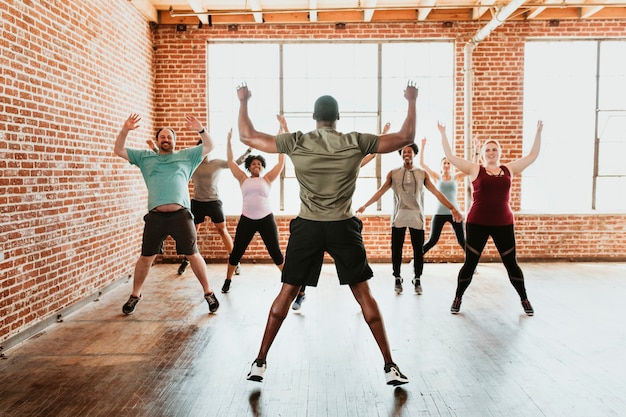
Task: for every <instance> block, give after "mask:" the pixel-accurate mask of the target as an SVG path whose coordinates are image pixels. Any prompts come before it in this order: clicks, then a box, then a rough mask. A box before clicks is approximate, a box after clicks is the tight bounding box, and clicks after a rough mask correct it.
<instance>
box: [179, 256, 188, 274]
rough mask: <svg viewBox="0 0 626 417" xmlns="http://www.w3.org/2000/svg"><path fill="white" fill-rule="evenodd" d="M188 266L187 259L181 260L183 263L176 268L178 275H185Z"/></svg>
mask: <svg viewBox="0 0 626 417" xmlns="http://www.w3.org/2000/svg"><path fill="white" fill-rule="evenodd" d="M188 265H189V259H187V258H185V259H183V262H182V263H181V264H180V266H179V267H178V275H182V274H184V273H185V269H187V266H188Z"/></svg>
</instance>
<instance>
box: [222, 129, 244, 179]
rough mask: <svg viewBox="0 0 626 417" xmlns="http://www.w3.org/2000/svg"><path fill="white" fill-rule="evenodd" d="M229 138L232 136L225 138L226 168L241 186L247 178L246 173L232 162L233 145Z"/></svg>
mask: <svg viewBox="0 0 626 417" xmlns="http://www.w3.org/2000/svg"><path fill="white" fill-rule="evenodd" d="M231 136H232V135H228V137H227V138H226V162H227V163H228V168H229V169H230V172H232V174H233V177H235V178H236V179H237V181H239V184H242V183H243V182H244V181H245V180H246V178H248V175H246V173H245V172H244V171H243V170H242V169H241V168H239V165H238V164H237V163H235V161H234V160H233V145H232V143H231Z"/></svg>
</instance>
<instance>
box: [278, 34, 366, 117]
mask: <svg viewBox="0 0 626 417" xmlns="http://www.w3.org/2000/svg"><path fill="white" fill-rule="evenodd" d="M283 53H284V67H283V71H284V88H285V97H284V100H285V110H286V111H290V112H308V113H312V109H313V103H314V102H315V100H316V99H317V98H318V97H319V96H322V95H326V94H329V95H332V96H333V97H335V98H336V99H337V101H338V102H339V112H340V114H342V115H343V114H344V113H346V111H348V109H349V111H357V112H363V111H371V112H376V110H377V97H378V91H377V82H376V81H377V76H378V65H377V60H378V53H377V45H376V44H361V43H359V44H291V45H285V46H284V52H283Z"/></svg>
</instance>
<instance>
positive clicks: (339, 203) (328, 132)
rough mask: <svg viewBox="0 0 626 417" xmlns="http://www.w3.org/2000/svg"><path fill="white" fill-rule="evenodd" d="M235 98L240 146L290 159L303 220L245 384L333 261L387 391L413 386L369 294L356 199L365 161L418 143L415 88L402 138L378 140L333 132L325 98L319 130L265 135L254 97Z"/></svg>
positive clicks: (408, 93)
mask: <svg viewBox="0 0 626 417" xmlns="http://www.w3.org/2000/svg"><path fill="white" fill-rule="evenodd" d="M237 97H238V98H239V104H240V106H239V135H240V136H241V141H242V142H243V143H244V144H246V145H248V146H251V147H253V148H255V149H259V150H261V151H263V152H268V153H284V154H287V155H288V156H289V158H290V159H291V161H292V163H293V166H294V170H295V173H296V178H297V179H298V184H299V185H300V213H299V214H298V217H296V218H295V219H293V220H292V221H291V224H290V225H289V230H290V236H289V242H288V243H287V251H286V253H285V264H284V267H283V271H282V277H281V281H282V283H283V285H282V287H281V290H280V293H279V294H278V296H277V297H276V299H275V300H274V302H273V304H272V307H271V309H270V314H269V317H268V321H267V326H266V327H265V333H264V334H263V339H262V341H261V348H260V349H259V353H258V356H257V358H256V359H255V360H254V362H253V363H252V367H251V369H250V373H249V374H248V379H249V380H251V381H259V382H260V381H263V375H264V373H265V369H266V366H267V364H266V357H267V353H268V351H269V348H270V346H271V344H272V342H273V341H274V338H275V337H276V335H277V334H278V330H279V329H280V326H281V325H282V323H283V321H284V319H285V317H286V316H287V313H288V312H289V305H290V304H291V302H292V301H293V300H294V298H296V295H297V294H298V292H299V291H300V288H301V286H303V285H306V286H313V287H314V286H316V285H317V282H318V279H319V275H320V272H321V268H322V263H323V261H324V253H328V254H329V255H330V256H331V257H332V258H333V260H334V261H335V268H336V269H337V275H338V277H339V283H340V284H342V285H349V286H350V289H351V290H352V293H353V294H354V297H355V299H356V300H357V302H358V303H359V305H360V306H361V309H362V311H363V317H364V318H365V321H366V322H367V324H368V325H369V327H370V330H371V332H372V334H373V336H374V339H375V340H376V343H377V344H378V347H379V348H380V351H381V353H382V356H383V359H384V361H385V364H384V371H385V378H386V380H387V384H389V385H401V384H406V383H407V382H409V380H408V379H407V377H406V376H404V375H403V374H402V373H401V372H400V369H399V368H398V366H397V365H396V364H395V363H394V362H393V360H392V357H391V349H390V348H389V343H388V341H387V336H386V333H385V325H384V324H383V319H382V316H381V314H380V310H379V308H378V305H377V303H376V300H375V299H374V297H373V296H372V294H371V292H370V288H369V284H368V280H369V279H370V278H371V277H372V275H373V273H372V269H371V268H370V266H369V264H368V262H367V256H366V252H365V246H364V245H363V238H362V236H361V229H362V227H363V224H362V223H361V220H360V219H358V218H357V217H355V216H354V215H353V213H352V195H353V194H354V190H355V186H356V179H357V176H358V173H359V168H360V166H361V162H362V161H363V157H365V156H366V155H368V154H371V153H388V152H393V151H395V150H398V149H400V148H402V147H403V146H406V145H408V144H410V143H413V140H414V137H415V123H416V104H415V103H416V100H417V88H416V87H415V86H414V85H413V83H409V84H408V85H407V87H406V89H405V91H404V97H405V98H406V99H407V101H408V110H407V116H406V119H405V121H404V123H403V124H402V127H401V129H400V131H399V132H395V133H388V134H383V135H380V136H379V135H373V134H364V133H359V132H350V133H341V132H338V131H337V130H336V129H335V128H336V124H337V120H338V119H339V106H338V104H337V101H336V100H335V99H334V98H333V97H331V96H322V97H320V98H318V99H317V101H316V102H315V108H314V112H313V119H315V121H316V129H315V130H313V131H311V132H308V133H302V132H293V133H283V134H279V135H278V136H276V135H270V134H267V133H262V132H259V131H257V130H256V129H254V126H253V125H252V121H251V120H250V118H249V116H248V100H250V97H251V93H250V91H249V90H248V87H247V86H245V85H241V86H239V87H238V88H237Z"/></svg>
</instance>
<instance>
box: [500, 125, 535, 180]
mask: <svg viewBox="0 0 626 417" xmlns="http://www.w3.org/2000/svg"><path fill="white" fill-rule="evenodd" d="M542 130H543V122H542V121H541V120H539V121H538V122H537V132H536V133H535V141H534V142H533V146H532V148H530V152H529V153H528V155H526V156H524V157H522V158H520V159H518V160H515V161H513V162H509V163H508V164H504V165H505V166H506V167H507V168H508V169H509V171H511V175H517V174H521V172H522V171H523V170H525V169H526V168H528V166H529V165H530V164H532V163H533V162H535V161H536V160H537V157H538V156H539V150H540V149H541V131H542Z"/></svg>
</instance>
